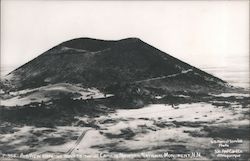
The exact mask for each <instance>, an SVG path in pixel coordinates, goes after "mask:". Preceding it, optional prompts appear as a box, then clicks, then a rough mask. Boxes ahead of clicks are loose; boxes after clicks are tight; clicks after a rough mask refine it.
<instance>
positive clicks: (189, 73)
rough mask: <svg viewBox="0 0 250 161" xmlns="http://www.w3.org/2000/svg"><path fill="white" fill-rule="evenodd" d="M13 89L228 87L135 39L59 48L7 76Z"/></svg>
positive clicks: (76, 43) (85, 42) (85, 41)
mask: <svg viewBox="0 0 250 161" xmlns="http://www.w3.org/2000/svg"><path fill="white" fill-rule="evenodd" d="M7 78H8V81H9V82H8V83H9V84H11V85H12V88H14V89H18V90H20V89H27V88H37V87H41V86H45V85H48V84H56V83H71V84H81V85H82V86H83V87H96V88H106V87H109V86H112V85H114V84H124V83H130V84H147V85H150V84H151V85H154V86H161V87H163V88H168V89H174V88H175V89H180V90H183V89H185V90H188V89H191V88H193V89H195V88H201V87H202V88H223V87H225V85H226V82H225V81H223V80H221V79H219V78H216V77H214V76H212V75H210V74H208V73H206V72H204V71H201V70H199V69H197V68H195V67H193V66H191V65H189V64H187V63H185V62H183V61H181V60H178V59H176V58H174V57H172V56H170V55H169V54H167V53H164V52H163V51H160V50H158V49H156V48H155V47H153V46H151V45H149V44H147V43H145V42H143V41H142V40H140V39H138V38H127V39H122V40H118V41H106V40H98V39H91V38H77V39H73V40H69V41H66V42H63V43H61V44H59V45H57V46H55V47H53V48H52V49H50V50H48V51H46V52H44V53H43V54H41V55H40V56H38V57H37V58H35V59H33V60H31V61H30V62H28V63H26V64H24V65H23V66H21V67H19V68H17V69H16V70H14V71H12V72H11V73H9V74H8V76H7Z"/></svg>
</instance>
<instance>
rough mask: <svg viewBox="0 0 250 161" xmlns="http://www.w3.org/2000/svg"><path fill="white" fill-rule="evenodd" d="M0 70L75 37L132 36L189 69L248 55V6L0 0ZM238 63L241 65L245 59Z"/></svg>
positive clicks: (233, 3) (231, 3) (244, 3)
mask: <svg viewBox="0 0 250 161" xmlns="http://www.w3.org/2000/svg"><path fill="white" fill-rule="evenodd" d="M1 3H2V4H1V65H2V66H15V67H18V66H20V65H22V64H24V63H26V62H27V61H29V60H31V59H33V58H35V57H36V56H38V55H40V54H42V53H43V52H44V51H46V50H48V49H50V48H51V47H53V46H55V45H57V44H59V43H61V42H63V41H66V40H69V39H72V38H77V37H91V38H97V39H107V40H118V39H123V38H127V37H138V38H140V39H142V40H143V41H145V42H147V43H149V44H151V45H153V46H155V47H157V48H159V49H160V50H162V51H164V52H167V53H169V54H170V55H172V56H174V57H177V58H180V59H182V60H183V61H186V62H188V63H190V64H192V65H194V66H197V67H201V66H206V65H208V66H209V65H210V66H213V65H225V64H226V65H227V62H226V59H225V57H234V56H248V53H249V51H248V50H249V47H248V44H249V39H248V38H249V31H248V29H249V21H248V20H249V17H248V16H249V2H248V1H203V2H202V1H134V2H132V1H23V0H22V1H21V0H16V1H15V0H2V1H1ZM243 63H245V64H247V63H248V60H247V59H246V60H245V61H244V62H243Z"/></svg>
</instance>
